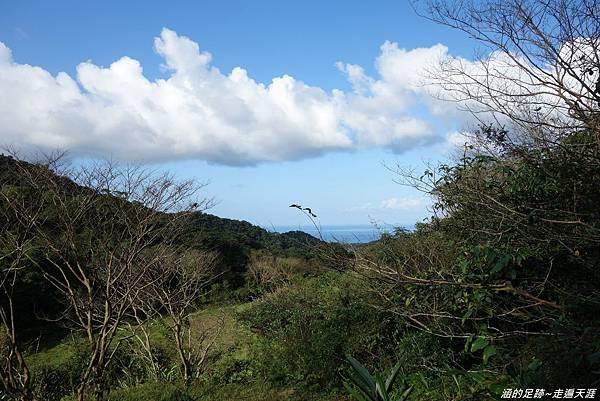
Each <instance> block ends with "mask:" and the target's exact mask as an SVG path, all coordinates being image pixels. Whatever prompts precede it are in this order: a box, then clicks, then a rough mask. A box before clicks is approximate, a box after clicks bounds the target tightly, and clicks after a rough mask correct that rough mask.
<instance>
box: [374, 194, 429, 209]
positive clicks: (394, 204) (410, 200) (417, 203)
mask: <svg viewBox="0 0 600 401" xmlns="http://www.w3.org/2000/svg"><path fill="white" fill-rule="evenodd" d="M426 205H427V204H426V201H425V199H424V198H422V197H401V198H390V199H385V200H383V201H381V204H380V208H382V209H392V210H422V209H425V206H426Z"/></svg>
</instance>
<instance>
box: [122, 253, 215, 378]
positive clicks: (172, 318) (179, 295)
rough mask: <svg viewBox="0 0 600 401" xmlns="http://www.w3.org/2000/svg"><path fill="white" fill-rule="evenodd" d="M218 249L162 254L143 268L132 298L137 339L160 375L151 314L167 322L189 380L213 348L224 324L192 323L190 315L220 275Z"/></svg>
mask: <svg viewBox="0 0 600 401" xmlns="http://www.w3.org/2000/svg"><path fill="white" fill-rule="evenodd" d="M216 266H217V256H216V254H215V253H212V252H206V251H198V250H181V249H180V251H179V252H176V253H173V252H171V253H170V257H168V258H161V261H160V263H156V264H152V265H151V267H150V268H149V269H147V270H146V271H145V272H144V277H143V279H142V280H143V283H144V284H143V291H140V292H139V293H136V294H135V296H136V299H132V301H131V303H132V305H133V308H132V314H133V316H134V318H135V320H136V322H137V323H138V327H137V330H139V332H140V334H141V335H140V334H137V339H138V341H139V343H140V344H141V346H142V348H143V349H144V351H145V353H146V357H147V359H149V360H150V363H151V366H152V368H153V370H154V372H155V376H156V377H157V378H158V377H159V374H158V369H159V367H158V366H157V364H156V362H155V361H154V355H153V350H152V344H151V342H150V336H149V331H148V327H147V326H146V324H145V323H146V322H148V318H152V319H154V321H160V322H161V323H162V324H164V325H165V326H166V327H167V328H168V330H169V332H170V334H171V336H172V338H173V340H174V342H175V347H176V350H177V355H178V358H179V362H180V368H181V369H180V370H181V377H182V379H183V381H184V382H185V383H186V384H189V383H190V381H191V379H192V378H193V377H194V376H195V375H196V374H198V373H201V372H202V370H203V368H204V365H205V363H206V362H207V357H208V353H209V351H210V349H211V348H212V347H213V345H214V343H215V339H216V338H217V337H218V335H219V333H220V330H221V328H222V326H223V321H222V319H217V321H216V323H215V327H208V328H204V327H198V328H193V327H191V322H190V319H189V318H190V315H191V314H192V313H193V312H194V311H196V310H197V307H198V305H199V303H200V302H201V300H202V296H203V295H205V294H206V293H207V291H208V288H207V287H208V285H209V284H210V283H212V282H214V280H215V279H216V278H217V277H219V276H220V274H218V273H216V271H215V270H216V269H215V268H216Z"/></svg>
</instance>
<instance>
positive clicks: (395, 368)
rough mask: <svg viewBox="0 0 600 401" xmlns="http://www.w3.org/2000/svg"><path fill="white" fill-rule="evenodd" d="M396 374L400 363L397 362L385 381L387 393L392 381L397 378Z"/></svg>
mask: <svg viewBox="0 0 600 401" xmlns="http://www.w3.org/2000/svg"><path fill="white" fill-rule="evenodd" d="M398 372H400V362H398V363H397V364H396V366H394V368H393V369H392V371H391V372H390V374H389V376H388V378H387V380H386V381H385V391H388V392H389V391H390V388H391V387H392V384H393V383H394V380H396V377H397V376H398Z"/></svg>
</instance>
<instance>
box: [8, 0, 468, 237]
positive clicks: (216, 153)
mask: <svg viewBox="0 0 600 401" xmlns="http://www.w3.org/2000/svg"><path fill="white" fill-rule="evenodd" d="M475 46H476V44H475V43H473V42H472V41H470V40H469V38H467V37H465V36H464V35H463V34H461V33H459V32H456V31H453V30H451V29H449V28H446V27H443V26H439V25H436V24H435V23H433V22H431V21H429V20H427V19H425V18H422V17H419V16H417V15H416V14H415V12H414V11H413V9H412V8H411V7H410V5H409V3H408V2H405V1H379V2H376V3H374V2H364V1H348V0H346V1H327V2H322V1H312V0H310V1H309V0H305V1H302V2H299V1H282V0H279V1H260V2H248V1H218V2H215V1H171V2H152V1H143V2H142V1H127V2H123V1H107V0H105V1H101V2H100V1H89V2H81V1H60V2H57V1H54V2H50V1H26V0H21V1H18V2H17V1H6V0H0V93H2V94H3V95H2V96H1V97H0V145H2V146H10V147H12V148H17V149H21V150H23V151H24V152H25V153H27V152H29V151H31V150H37V149H41V150H52V149H66V150H69V152H70V154H71V155H72V157H73V158H74V159H76V160H88V159H90V158H112V159H116V160H121V161H123V162H141V163H145V164H148V165H150V166H152V167H153V168H157V169H160V170H163V169H164V170H168V171H171V172H173V173H175V174H176V175H177V176H178V177H181V178H195V179H197V180H199V181H202V182H208V183H209V185H208V186H207V187H206V188H205V194H206V196H210V197H214V198H215V199H216V200H217V205H216V206H215V207H214V208H213V209H212V210H211V211H210V212H211V213H213V214H216V215H218V216H222V217H229V218H235V219H243V220H248V221H250V222H252V223H255V224H258V225H261V226H263V227H269V226H277V225H306V224H307V223H308V222H307V220H306V218H305V216H304V215H302V214H301V213H299V211H298V210H296V209H293V208H289V207H288V205H289V204H291V203H299V204H301V205H304V206H310V207H311V208H312V209H313V211H315V212H316V213H317V215H318V222H319V223H320V224H322V225H324V226H326V225H350V224H370V223H372V222H376V223H379V224H381V223H386V224H392V225H412V224H414V223H415V222H417V221H421V220H422V219H423V218H425V217H426V216H428V215H429V212H428V205H429V203H430V200H429V199H428V198H427V197H425V196H424V195H423V194H420V193H418V192H417V191H415V190H414V189H411V188H407V187H404V186H401V185H399V184H397V183H396V182H395V180H397V178H398V177H397V176H396V175H395V174H394V173H393V172H392V171H390V168H393V167H394V166H396V165H400V166H403V167H414V168H416V169H417V170H419V169H424V168H425V167H424V163H426V162H437V161H444V160H446V159H447V158H448V157H449V156H450V155H451V154H452V152H453V150H454V149H455V146H456V145H457V135H458V134H457V133H458V132H459V131H460V130H461V129H462V128H463V127H464V126H465V124H466V123H467V122H468V118H467V117H465V116H464V115H462V114H461V112H460V111H458V110H456V105H455V104H453V103H449V102H443V101H440V100H439V99H438V98H437V97H436V96H434V95H433V94H432V93H431V91H430V90H429V89H427V88H426V86H425V85H424V82H425V81H424V79H425V78H424V77H423V75H424V74H423V72H424V71H428V66H430V65H432V63H435V61H436V60H439V59H440V58H444V57H455V58H461V59H462V58H464V59H465V60H469V59H470V57H471V55H472V54H473V53H474V49H475ZM438 97H439V96H438ZM459 139H460V137H459ZM458 142H460V141H458Z"/></svg>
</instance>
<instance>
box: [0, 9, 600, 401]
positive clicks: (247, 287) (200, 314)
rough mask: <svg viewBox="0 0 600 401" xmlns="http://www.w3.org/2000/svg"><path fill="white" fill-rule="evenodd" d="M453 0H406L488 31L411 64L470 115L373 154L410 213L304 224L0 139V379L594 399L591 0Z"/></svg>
mask: <svg viewBox="0 0 600 401" xmlns="http://www.w3.org/2000/svg"><path fill="white" fill-rule="evenodd" d="M459 5H460V7H459V6H457V5H456V3H454V2H447V1H444V0H439V1H437V0H432V1H429V2H426V3H416V2H415V3H414V6H415V9H416V10H417V12H419V13H421V14H424V15H426V16H427V17H428V18H430V19H433V20H434V21H437V22H438V23H441V24H445V25H447V26H450V27H453V28H456V29H459V30H461V31H464V32H466V33H467V34H469V35H471V37H473V38H474V39H476V40H478V41H479V42H480V43H481V44H482V45H483V46H484V47H486V49H488V50H491V52H487V53H485V54H486V55H485V56H483V57H481V58H480V59H478V60H477V63H475V62H474V63H472V64H469V63H466V62H465V61H464V60H463V59H447V60H442V62H441V63H440V65H439V66H437V67H438V69H437V70H432V71H430V73H431V74H432V76H430V77H429V79H431V80H432V81H431V82H433V83H435V84H437V86H436V87H439V88H443V89H445V90H446V91H447V92H449V93H451V94H452V97H451V96H449V95H447V94H446V92H441V93H442V94H439V97H440V98H441V100H444V101H446V102H450V103H451V104H460V105H462V106H463V107H464V108H465V109H467V110H469V111H471V112H472V114H473V115H474V116H475V117H476V118H475V119H474V120H473V121H474V122H473V123H472V124H471V126H470V127H469V128H468V129H465V132H463V133H462V135H463V143H462V144H461V146H460V147H459V149H458V150H457V151H456V152H455V157H454V158H453V159H452V160H450V161H446V162H441V163H437V164H432V165H431V166H428V167H427V168H423V169H420V170H417V169H415V168H410V167H407V166H404V165H402V164H399V165H398V168H397V169H395V170H394V171H395V173H396V176H395V177H396V181H397V182H398V183H400V184H404V185H409V186H411V187H414V188H416V189H417V190H420V191H422V192H423V193H424V194H425V195H427V196H428V197H429V198H430V199H431V200H432V205H433V206H432V208H431V215H430V217H429V218H428V219H427V220H426V221H425V222H423V223H418V224H417V225H416V228H415V230H414V231H406V230H402V229H398V230H396V232H395V233H393V234H385V235H383V236H382V237H381V239H379V240H378V241H374V242H372V243H369V244H365V245H363V246H359V247H356V246H350V245H348V244H332V243H325V242H323V241H321V240H319V239H316V238H314V237H311V236H309V235H307V234H304V233H301V232H291V233H286V234H277V233H271V232H268V231H266V230H264V229H262V228H259V227H256V226H253V225H252V224H250V223H247V222H243V221H236V220H229V219H222V218H218V217H216V216H212V215H210V214H208V212H209V211H210V206H211V205H212V200H211V199H209V198H206V197H204V196H203V189H204V188H203V186H202V185H198V184H196V183H194V182H193V181H179V180H177V179H176V177H174V176H172V175H170V174H166V173H157V172H154V171H152V170H148V169H146V168H144V167H140V166H135V167H132V166H119V165H116V164H112V163H102V162H97V163H89V164H84V165H81V166H72V165H68V164H64V163H63V161H62V159H61V158H60V157H49V158H46V159H44V160H42V161H41V162H36V163H34V162H31V163H30V162H26V161H23V160H17V159H15V158H12V157H8V156H3V157H0V225H1V231H0V272H1V275H0V286H1V290H2V298H1V302H0V307H1V309H0V328H1V329H2V333H1V334H0V358H1V363H0V378H1V380H2V387H1V390H0V391H2V392H1V393H0V399H2V400H5V399H6V400H25V401H33V400H36V401H41V400H44V401H45V400H49V401H50V400H63V401H67V400H78V401H84V400H96V401H104V400H115V401H121V400H123V401H134V400H139V401H141V400H162V401H175V400H179V401H182V400H186V401H187V400H211V401H218V400H223V401H224V400H239V399H244V400H256V401H258V400H284V401H285V400H288V401H292V400H294V401H315V400H322V401H325V400H328V401H333V400H337V401H342V400H355V401H407V400H456V401H459V400H460V401H462V400H474V401H479V400H496V399H522V398H534V397H537V398H545V399H552V398H587V399H597V398H598V397H599V396H598V394H597V390H596V389H597V387H599V386H600V291H599V290H600V61H599V60H600V42H599V39H598V38H600V24H599V21H600V18H599V10H600V7H598V4H597V2H596V1H593V0H581V1H575V2H565V1H559V0H550V1H541V0H532V1H521V0H508V1H496V0H488V1H464V2H460V4H459ZM473 65H476V67H472V66H473ZM433 83H432V85H433ZM444 104H445V103H444ZM440 107H441V106H440ZM283 207H287V205H285V206H283ZM534 394H535V395H537V396H534Z"/></svg>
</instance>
